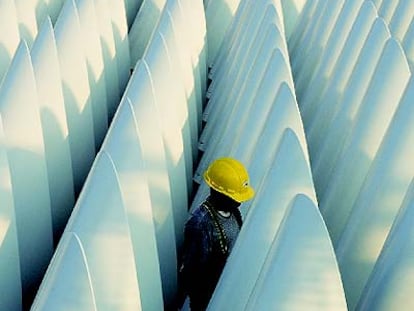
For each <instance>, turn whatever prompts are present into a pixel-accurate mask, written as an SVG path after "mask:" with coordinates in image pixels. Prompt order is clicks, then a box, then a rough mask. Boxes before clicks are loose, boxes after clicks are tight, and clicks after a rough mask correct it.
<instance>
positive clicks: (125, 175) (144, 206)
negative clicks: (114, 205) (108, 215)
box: [102, 100, 175, 311]
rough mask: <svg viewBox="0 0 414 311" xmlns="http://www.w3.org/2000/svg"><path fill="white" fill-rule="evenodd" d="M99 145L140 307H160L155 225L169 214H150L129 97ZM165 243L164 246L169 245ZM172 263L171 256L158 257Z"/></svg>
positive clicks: (149, 200) (143, 167) (138, 141)
mask: <svg viewBox="0 0 414 311" xmlns="http://www.w3.org/2000/svg"><path fill="white" fill-rule="evenodd" d="M102 149H103V150H105V151H106V152H107V153H108V154H109V155H110V157H111V158H112V160H113V162H114V166H115V168H116V171H117V174H118V178H119V184H120V189H121V193H122V197H123V202H124V206H125V210H126V214H127V217H128V224H129V228H130V235H131V241H132V245H133V250H134V260H135V267H136V269H137V275H136V276H137V279H138V284H139V289H140V295H141V307H142V309H143V310H154V311H155V310H162V309H163V299H162V288H161V276H160V267H159V259H158V258H159V257H158V253H157V242H156V231H155V229H154V223H155V222H156V223H157V228H168V226H166V225H165V224H164V223H166V222H167V223H168V222H169V221H170V218H171V217H172V215H171V214H168V209H166V208H164V210H163V211H162V214H161V213H160V214H155V213H154V214H153V210H152V206H151V203H152V202H151V199H150V192H149V187H148V182H147V174H150V172H149V171H148V172H147V168H146V165H145V162H144V158H143V156H142V147H141V142H140V132H139V131H138V128H137V125H136V119H135V117H134V112H133V109H132V106H131V105H130V102H129V100H126V101H124V102H123V104H121V105H120V106H119V108H118V110H117V113H116V114H115V117H114V120H113V121H112V125H111V127H110V129H109V131H108V134H107V136H106V138H105V141H104V144H103V146H102ZM154 212H156V210H155V209H154ZM170 236H171V232H168V233H167V234H164V239H165V241H164V242H165V243H167V241H168V243H169V244H170V245H171V246H174V244H175V240H174V239H170V238H168V237H170ZM171 246H165V245H164V247H171ZM162 259H163V260H168V262H171V265H172V263H173V262H174V260H171V258H168V259H167V258H162Z"/></svg>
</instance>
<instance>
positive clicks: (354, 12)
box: [297, 0, 369, 102]
mask: <svg viewBox="0 0 414 311" xmlns="http://www.w3.org/2000/svg"><path fill="white" fill-rule="evenodd" d="M362 6H363V4H362V3H361V2H360V1H359V0H351V1H345V3H344V6H343V7H342V9H341V12H340V14H339V16H338V19H337V21H336V23H335V26H334V27H333V29H332V31H331V34H330V35H329V39H328V40H327V42H326V46H325V47H324V48H323V50H322V51H319V52H320V53H321V56H320V57H319V62H318V63H317V65H316V66H315V69H314V70H313V72H312V73H311V74H310V76H309V78H308V80H307V81H306V80H305V81H304V83H305V85H303V87H302V89H303V91H302V94H301V100H300V102H302V101H303V100H306V99H308V98H309V97H311V96H315V95H316V96H318V95H320V94H321V92H322V90H323V89H324V88H325V87H326V85H327V84H329V82H330V76H331V74H332V70H333V68H334V65H335V64H336V62H337V61H338V58H339V56H340V55H341V52H342V51H343V49H344V45H345V44H346V42H347V41H348V38H349V36H350V34H351V28H352V27H353V26H354V25H355V26H354V27H360V26H359V25H358V26H356V23H357V18H358V14H363V11H362ZM368 17H369V16H364V18H363V19H364V20H367V19H368ZM358 22H359V21H358ZM365 24H366V22H365ZM360 31H361V32H362V31H363V29H361V30H360ZM361 36H362V34H361ZM353 48H354V49H357V47H356V46H353ZM302 81H303V80H302ZM297 83H299V81H297ZM314 94H315V95H314Z"/></svg>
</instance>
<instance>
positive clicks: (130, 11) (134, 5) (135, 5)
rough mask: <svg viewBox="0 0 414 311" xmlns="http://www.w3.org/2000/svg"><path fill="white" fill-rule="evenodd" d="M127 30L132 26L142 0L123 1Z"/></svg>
mask: <svg viewBox="0 0 414 311" xmlns="http://www.w3.org/2000/svg"><path fill="white" fill-rule="evenodd" d="M124 3H125V13H126V18H127V25H128V29H129V28H130V27H131V26H132V23H133V22H134V19H135V16H137V13H138V10H139V8H140V7H141V3H142V0H124Z"/></svg>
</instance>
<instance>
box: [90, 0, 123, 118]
mask: <svg viewBox="0 0 414 311" xmlns="http://www.w3.org/2000/svg"><path fill="white" fill-rule="evenodd" d="M94 2H95V12H96V18H97V22H98V29H99V32H100V38H101V47H102V54H103V61H104V68H105V82H106V94H107V104H108V124H109V123H110V121H111V120H112V118H113V116H114V114H115V111H116V108H117V107H118V104H119V100H120V98H121V95H122V94H121V91H120V89H119V85H120V82H119V81H120V78H119V76H118V64H117V61H116V57H117V56H116V53H117V52H116V46H115V44H116V43H115V38H114V33H113V27H112V18H111V12H110V10H111V7H110V6H109V2H108V1H106V0H94Z"/></svg>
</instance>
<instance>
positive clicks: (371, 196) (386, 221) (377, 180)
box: [336, 70, 414, 304]
mask: <svg viewBox="0 0 414 311" xmlns="http://www.w3.org/2000/svg"><path fill="white" fill-rule="evenodd" d="M400 71H401V70H400ZM413 81H414V80H413V79H412V78H411V82H410V84H408V86H407V89H406V91H405V94H404V97H403V99H402V100H401V101H400V103H399V106H398V108H397V111H396V113H395V115H394V117H393V120H392V123H391V124H390V127H389V129H388V131H387V133H386V134H385V136H384V139H383V141H382V144H381V146H380V148H379V150H378V152H377V154H376V156H375V158H374V160H373V163H372V165H371V167H370V169H369V171H368V174H367V177H366V178H365V181H364V183H363V186H362V188H361V191H360V192H359V195H358V197H357V198H356V200H355V204H354V206H353V207H352V212H351V214H350V216H349V220H348V222H347V223H346V227H345V228H344V231H343V233H342V235H341V237H340V239H339V241H338V243H337V246H336V254H337V257H338V262H339V265H340V267H341V271H342V272H343V280H344V284H352V286H347V287H348V291H350V292H351V293H353V294H349V297H359V295H358V294H360V292H361V291H362V289H363V288H364V286H365V284H366V281H367V279H368V277H369V275H370V273H371V271H372V269H373V266H374V264H375V262H376V261H377V259H378V256H379V254H380V252H381V249H382V246H383V245H384V242H385V239H386V238H387V235H388V232H389V231H390V228H391V226H392V223H393V221H394V219H395V217H396V215H397V213H398V210H399V208H400V206H401V204H402V201H403V198H404V195H405V193H406V191H407V188H408V186H409V184H410V181H411V178H412V176H414V165H413V163H412V161H411V159H412V158H413V157H414V144H413V142H414V135H413V134H414V120H413V116H414V110H413V109H414V106H413V105H412V100H413V95H414V82H413ZM366 245H370V247H366ZM357 301H358V298H354V304H356V302H357Z"/></svg>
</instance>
